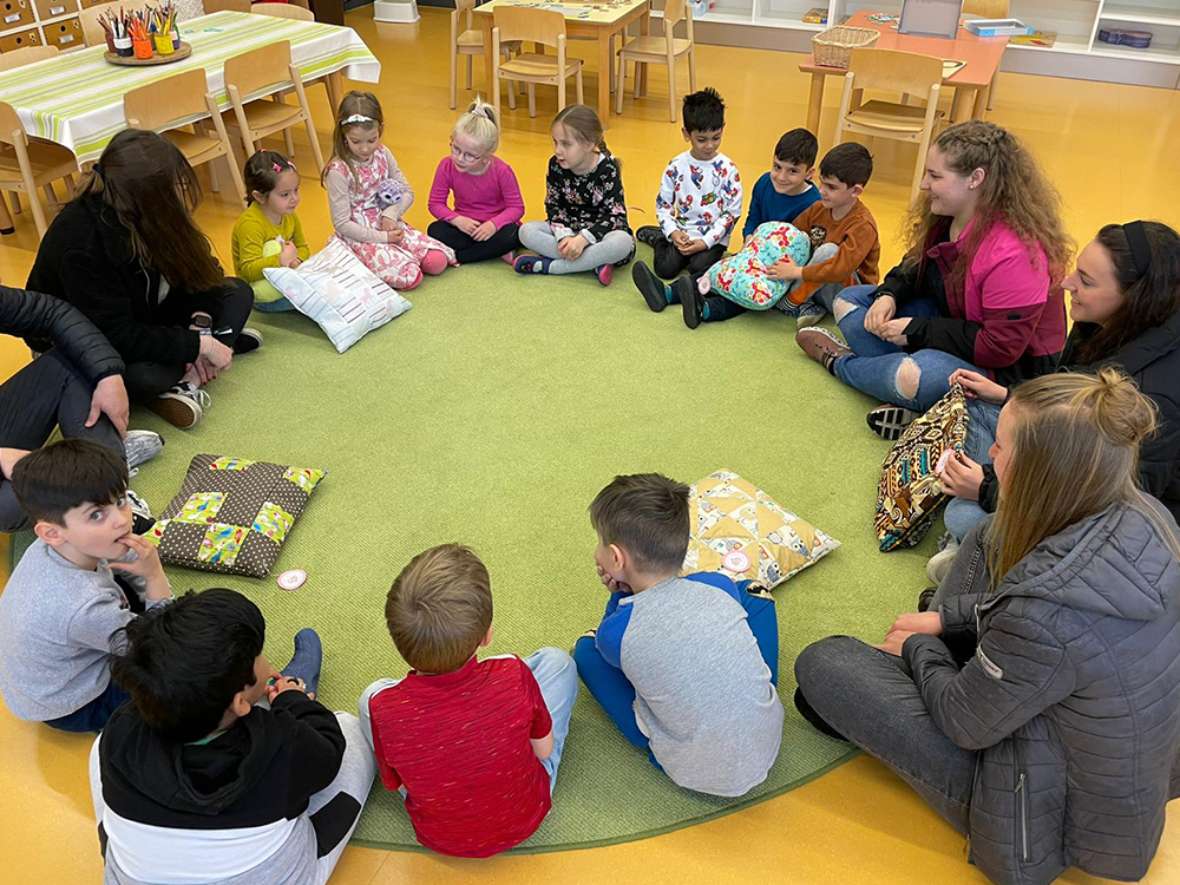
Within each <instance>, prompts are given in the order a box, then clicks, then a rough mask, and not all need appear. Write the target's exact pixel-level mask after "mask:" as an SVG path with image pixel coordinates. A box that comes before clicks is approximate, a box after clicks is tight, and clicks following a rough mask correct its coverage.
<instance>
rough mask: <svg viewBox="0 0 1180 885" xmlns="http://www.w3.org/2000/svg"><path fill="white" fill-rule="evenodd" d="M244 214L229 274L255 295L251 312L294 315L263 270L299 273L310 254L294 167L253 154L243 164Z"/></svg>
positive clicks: (270, 154) (274, 155)
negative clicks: (296, 269)
mask: <svg viewBox="0 0 1180 885" xmlns="http://www.w3.org/2000/svg"><path fill="white" fill-rule="evenodd" d="M242 177H243V179H244V180H245V182H246V191H247V193H248V194H249V196H247V197H246V211H245V212H243V213H242V215H241V217H240V218H238V221H237V223H236V224H235V225H234V232H233V242H232V248H233V259H234V273H235V274H236V275H237V276H239V277H241V278H242V279H243V280H245V281H246V282H247V283H249V284H250V286H251V287H252V288H253V289H254V309H255V310H261V311H264V312H275V311H283V310H294V309H295V308H294V306H293V305H292V304H291V302H290V301H288V300H287V299H286V298H284V297H283V295H282V293H281V292H279V290H278V289H276V288H275V287H274V286H272V285H271V284H270V283H269V282H267V279H266V277H265V276H264V275H263V273H262V270H263V268H267V267H298V266H299V265H300V263H301V262H303V261H306V260H307V257H308V255H309V254H310V252H309V250H308V248H307V240H305V239H304V237H303V226H302V225H301V224H300V223H299V217H298V216H297V215H296V214H295V209H296V208H297V207H298V206H299V173H298V172H297V171H296V170H295V164H294V163H292V162H291V161H290V160H288V159H287V158H286V157H284V156H283V155H282V154H280V153H278V152H277V151H258V152H257V153H256V154H254V156H252V157H251V158H250V159H249V160H247V161H246V169H245V174H244V175H243V176H242Z"/></svg>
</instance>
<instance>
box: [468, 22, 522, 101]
mask: <svg viewBox="0 0 1180 885" xmlns="http://www.w3.org/2000/svg"><path fill="white" fill-rule="evenodd" d="M476 18H477V19H479V29H480V30H481V31H483V71H484V86H483V95H484V100H485V101H487V102H489V103H492V104H495V102H494V100H493V98H492V81H493V80H494V79H495V77H496V74H495V65H496V60H495V59H494V58H493V57H492V56H493V55H494V53H493V52H492V22H493V19H492V17H491V16H490V15H477V16H476ZM508 88H509V89H514V88H515V84H514V83H509V84H508Z"/></svg>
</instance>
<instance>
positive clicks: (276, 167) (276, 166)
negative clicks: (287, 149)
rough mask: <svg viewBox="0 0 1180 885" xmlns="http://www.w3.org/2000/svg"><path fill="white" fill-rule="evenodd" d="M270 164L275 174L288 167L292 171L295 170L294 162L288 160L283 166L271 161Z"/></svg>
mask: <svg viewBox="0 0 1180 885" xmlns="http://www.w3.org/2000/svg"><path fill="white" fill-rule="evenodd" d="M270 165H271V168H272V169H274V171H275V175H279V174H280V173H282V172H285V171H286V170H288V169H290V170H291V171H292V172H294V171H296V170H295V164H294V163H292V162H291V161H290V160H288V161H287V165H286V166H284V165H283V164H282V163H271V164H270Z"/></svg>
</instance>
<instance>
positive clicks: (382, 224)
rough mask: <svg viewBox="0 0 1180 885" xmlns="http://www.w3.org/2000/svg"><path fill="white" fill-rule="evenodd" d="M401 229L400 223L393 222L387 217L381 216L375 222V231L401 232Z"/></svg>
mask: <svg viewBox="0 0 1180 885" xmlns="http://www.w3.org/2000/svg"><path fill="white" fill-rule="evenodd" d="M401 229H402V225H401V222H400V221H394V220H393V219H392V218H390V217H389V216H388V215H382V216H381V219H380V220H379V221H378V222H377V230H385V231H394V230H401Z"/></svg>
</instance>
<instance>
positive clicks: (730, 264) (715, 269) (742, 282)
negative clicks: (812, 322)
mask: <svg viewBox="0 0 1180 885" xmlns="http://www.w3.org/2000/svg"><path fill="white" fill-rule="evenodd" d="M810 257H811V240H810V238H809V237H808V236H807V234H805V233H803V231H801V230H799V229H798V228H797V227H795V226H794V225H793V224H787V223H786V222H783V221H768V222H766V223H765V224H760V225H758V227H757V228H756V229H755V230H754V234H753V236H751V237H750V242H748V243H746V245H744V246H743V247H742V249H741V251H740V252H738V253H737V254H736V255H730V256H729V257H728V258H724V259H722V260H721V261H718V262H717V263H716V264H714V265H713V266H712V267H711V268H709V286H710V288H711V290H712V291H714V292H717V293H718V294H720V295H724V296H725V297H726V298H728V299H729V300H730V301H732V302H734V303H735V304H740V305H741V306H742V307H744V308H746V309H747V310H770V308H772V307H774V305H775V304H776V303H778V301H779V299H781V298H782V297H783V295H785V294H786V292H787V289H788V288H789V284H788V283H787V281H786V280H773V279H771V278H770V277H768V276H767V275H766V269H767V268H768V267H770V266H771V265H774V264H777V263H778V262H779V261H781V260H782V259H783V258H790V259H791V261H793V262H794V263H795V264H798V265H800V266H802V265H804V264H806V263H807V260H808V259H809V258H810Z"/></svg>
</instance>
